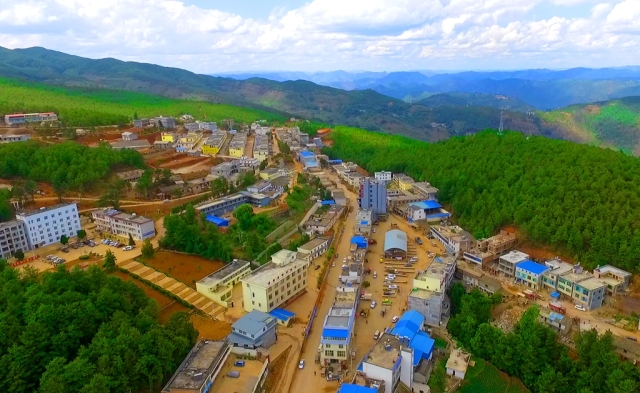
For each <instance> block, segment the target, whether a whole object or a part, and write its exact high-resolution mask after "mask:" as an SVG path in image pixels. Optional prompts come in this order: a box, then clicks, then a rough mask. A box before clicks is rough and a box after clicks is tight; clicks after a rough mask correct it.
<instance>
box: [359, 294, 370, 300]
mask: <svg viewBox="0 0 640 393" xmlns="http://www.w3.org/2000/svg"><path fill="white" fill-rule="evenodd" d="M372 298H373V294H372V293H361V294H360V300H371V299H372Z"/></svg>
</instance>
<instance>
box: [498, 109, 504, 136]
mask: <svg viewBox="0 0 640 393" xmlns="http://www.w3.org/2000/svg"><path fill="white" fill-rule="evenodd" d="M503 114H504V107H501V108H500V127H499V128H498V134H500V135H502V133H503V132H504V119H503Z"/></svg>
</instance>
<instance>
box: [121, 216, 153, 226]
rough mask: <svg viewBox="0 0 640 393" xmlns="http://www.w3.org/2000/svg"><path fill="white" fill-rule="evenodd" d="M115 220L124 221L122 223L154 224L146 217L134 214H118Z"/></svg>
mask: <svg viewBox="0 0 640 393" xmlns="http://www.w3.org/2000/svg"><path fill="white" fill-rule="evenodd" d="M113 218H115V219H117V220H122V221H127V222H132V223H135V224H146V223H148V222H150V221H151V222H153V220H152V219H150V218H147V217H144V216H138V215H135V213H134V214H128V213H118V214H116V215H114V216H113Z"/></svg>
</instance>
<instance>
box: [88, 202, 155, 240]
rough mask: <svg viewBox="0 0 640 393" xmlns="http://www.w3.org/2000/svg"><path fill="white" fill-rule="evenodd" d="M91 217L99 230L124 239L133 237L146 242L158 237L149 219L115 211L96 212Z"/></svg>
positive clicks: (103, 210)
mask: <svg viewBox="0 0 640 393" xmlns="http://www.w3.org/2000/svg"><path fill="white" fill-rule="evenodd" d="M91 217H92V218H93V221H94V222H95V224H96V228H97V229H98V230H100V231H104V232H109V233H112V234H114V235H116V236H120V237H123V238H128V237H129V235H131V237H132V238H134V239H136V240H145V239H149V238H152V237H154V236H155V235H156V228H155V224H154V222H153V220H152V219H150V218H147V217H143V216H138V215H135V214H127V213H122V212H119V211H118V210H115V209H101V210H96V211H94V212H93V213H91Z"/></svg>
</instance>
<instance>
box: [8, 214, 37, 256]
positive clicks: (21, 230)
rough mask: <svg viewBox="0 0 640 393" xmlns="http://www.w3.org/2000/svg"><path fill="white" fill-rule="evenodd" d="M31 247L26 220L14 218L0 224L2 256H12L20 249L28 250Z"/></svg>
mask: <svg viewBox="0 0 640 393" xmlns="http://www.w3.org/2000/svg"><path fill="white" fill-rule="evenodd" d="M30 249H31V246H30V245H29V238H28V236H27V227H26V225H25V224H24V222H22V221H20V220H13V221H8V222H5V223H2V224H0V253H1V254H0V255H1V256H2V258H4V259H7V258H10V257H12V256H13V254H14V253H15V252H16V251H18V250H22V251H24V252H26V251H29V250H30Z"/></svg>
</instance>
